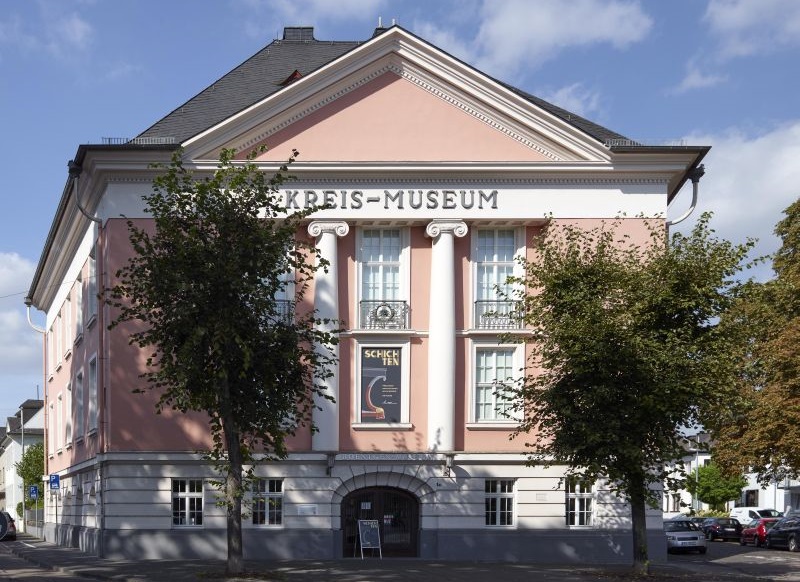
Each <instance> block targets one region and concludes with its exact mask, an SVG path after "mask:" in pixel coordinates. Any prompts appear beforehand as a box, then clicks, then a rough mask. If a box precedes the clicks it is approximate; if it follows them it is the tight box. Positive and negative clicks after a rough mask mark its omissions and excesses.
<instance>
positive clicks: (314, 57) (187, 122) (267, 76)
mask: <svg viewBox="0 0 800 582" xmlns="http://www.w3.org/2000/svg"><path fill="white" fill-rule="evenodd" d="M385 30H387V29H382V28H381V29H376V31H375V34H381V33H383V32H384V31H385ZM364 42H366V41H320V40H316V39H315V38H314V31H313V28H310V27H287V28H285V29H284V34H283V38H282V39H280V40H275V41H273V42H271V43H270V44H269V45H267V46H266V47H264V48H263V49H261V50H260V51H259V52H257V53H256V54H255V55H253V56H252V57H250V58H249V59H248V60H246V61H245V62H243V63H242V64H241V65H239V66H238V67H236V68H235V69H233V70H232V71H231V72H229V73H227V74H226V75H224V76H223V77H222V78H220V79H219V80H217V81H216V82H214V83H213V84H212V85H211V86H210V87H208V88H206V89H204V90H203V91H201V92H200V93H199V94H197V95H196V96H194V97H192V98H191V99H189V100H188V101H187V102H186V103H184V104H183V105H181V106H180V107H178V108H177V109H175V110H174V111H172V112H171V113H170V114H168V115H167V116H166V117H164V118H162V119H161V120H160V121H158V122H156V123H155V124H153V125H152V126H151V127H149V128H148V129H147V130H145V131H144V132H142V133H141V134H139V136H137V137H138V139H150V138H159V139H169V138H172V139H174V143H176V144H177V143H182V142H184V141H186V140H188V139H189V138H191V137H193V136H195V135H197V134H199V133H201V132H203V131H205V130H207V129H209V128H210V127H213V126H214V125H216V124H218V123H220V122H222V121H224V120H225V119H228V118H229V117H231V116H232V115H235V114H236V113H238V112H240V111H242V110H244V109H246V108H247V107H250V106H251V105H254V104H255V103H258V102H259V101H261V100H262V99H264V98H266V97H268V96H269V95H272V94H273V93H276V92H277V91H279V90H281V89H282V88H283V86H284V85H283V82H284V81H285V80H286V79H287V78H289V77H290V76H291V75H292V73H294V72H295V71H297V72H299V73H300V75H302V76H306V75H308V74H309V73H311V72H313V71H315V70H317V69H319V68H320V67H322V66H324V65H326V64H328V63H329V62H331V61H333V60H335V59H337V58H339V57H341V56H342V55H344V54H345V53H347V52H348V51H351V50H353V49H354V48H356V47H357V46H359V45H361V44H363V43H364ZM498 83H500V84H501V85H503V86H504V87H506V88H507V89H509V90H510V91H513V92H514V93H516V94H517V95H519V96H520V97H522V98H523V99H526V100H527V101H529V102H531V103H532V104H534V105H536V106H537V107H541V108H542V109H544V110H546V111H548V112H549V113H551V114H553V115H555V116H556V117H558V118H560V119H562V120H563V121H565V122H567V123H568V124H570V125H572V126H574V127H576V128H577V129H579V130H581V131H582V132H584V133H586V134H587V135H588V136H590V137H592V138H594V139H596V140H598V141H600V142H602V143H605V142H606V141H607V140H620V139H625V138H624V136H622V135H620V134H618V133H616V132H614V131H611V130H610V129H606V128H605V127H602V126H600V125H597V124H596V123H593V122H591V121H589V120H587V119H584V118H583V117H581V116H579V115H576V114H574V113H571V112H569V111H567V110H565V109H562V108H561V107H557V106H556V105H553V104H552V103H548V102H547V101H545V100H543V99H540V98H538V97H535V96H534V95H531V94H529V93H526V92H525V91H522V90H521V89H517V88H516V87H513V86H511V85H508V84H505V83H502V82H500V81H498Z"/></svg>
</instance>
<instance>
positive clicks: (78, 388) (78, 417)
mask: <svg viewBox="0 0 800 582" xmlns="http://www.w3.org/2000/svg"><path fill="white" fill-rule="evenodd" d="M83 417H84V411H83V372H78V373H77V374H76V376H75V440H81V439H82V438H83V432H84V428H83V427H84V424H83Z"/></svg>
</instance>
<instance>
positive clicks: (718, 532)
mask: <svg viewBox="0 0 800 582" xmlns="http://www.w3.org/2000/svg"><path fill="white" fill-rule="evenodd" d="M702 528H703V533H705V534H706V539H707V540H710V541H714V540H736V541H739V539H740V538H741V537H742V524H741V523H739V521H738V520H736V519H733V518H731V517H708V518H706V520H705V521H704V522H703V525H702Z"/></svg>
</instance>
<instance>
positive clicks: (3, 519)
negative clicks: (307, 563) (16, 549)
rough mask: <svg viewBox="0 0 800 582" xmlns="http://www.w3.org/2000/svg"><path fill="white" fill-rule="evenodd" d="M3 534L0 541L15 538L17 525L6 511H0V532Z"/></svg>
mask: <svg viewBox="0 0 800 582" xmlns="http://www.w3.org/2000/svg"><path fill="white" fill-rule="evenodd" d="M3 531H5V534H4V535H3V536H1V537H0V541H6V540H15V539H17V526H16V524H15V523H14V518H13V517H11V514H9V513H8V512H7V511H0V532H3Z"/></svg>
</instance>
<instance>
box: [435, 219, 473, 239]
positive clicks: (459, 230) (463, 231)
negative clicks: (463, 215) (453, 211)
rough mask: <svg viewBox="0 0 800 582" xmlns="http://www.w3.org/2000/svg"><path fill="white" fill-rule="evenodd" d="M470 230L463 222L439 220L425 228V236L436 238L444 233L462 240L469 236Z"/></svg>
mask: <svg viewBox="0 0 800 582" xmlns="http://www.w3.org/2000/svg"><path fill="white" fill-rule="evenodd" d="M468 231H469V228H468V227H467V223H466V222H464V221H463V220H439V219H435V220H432V221H430V222H429V223H428V226H427V227H425V234H426V235H427V236H429V237H430V238H436V237H437V236H439V235H440V234H442V233H443V232H449V233H451V234H454V235H455V236H457V237H459V238H461V237H463V236H466V235H467V232H468Z"/></svg>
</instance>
